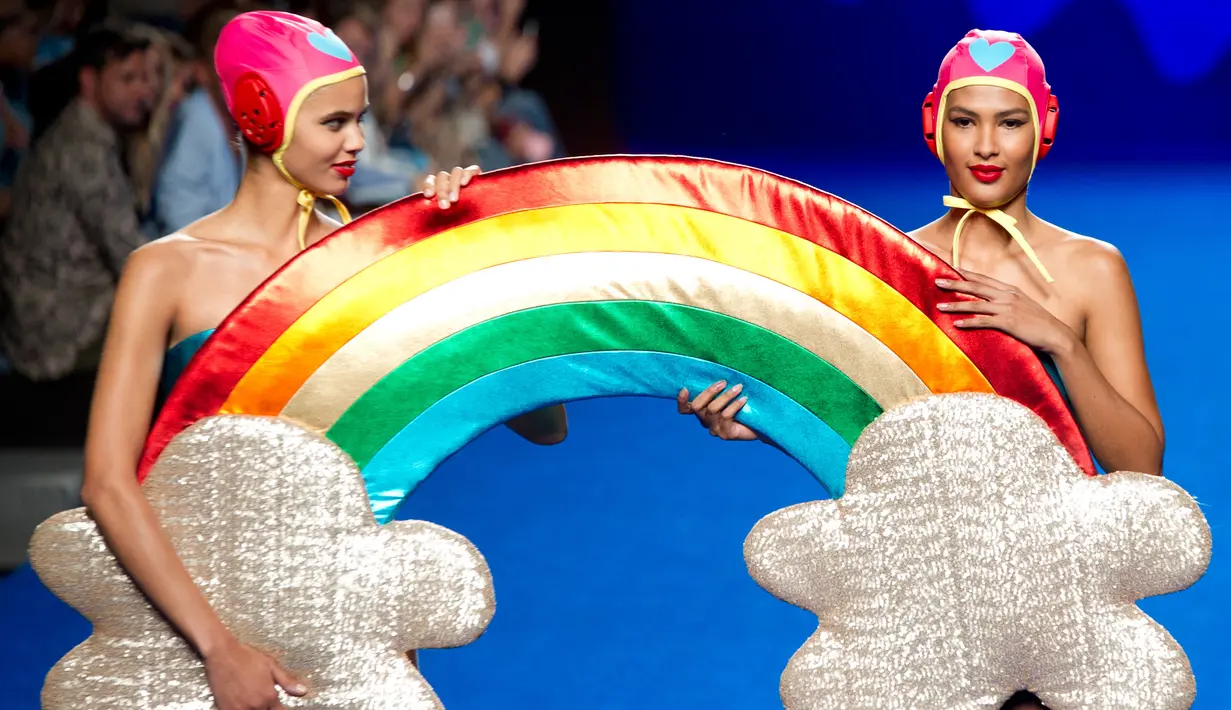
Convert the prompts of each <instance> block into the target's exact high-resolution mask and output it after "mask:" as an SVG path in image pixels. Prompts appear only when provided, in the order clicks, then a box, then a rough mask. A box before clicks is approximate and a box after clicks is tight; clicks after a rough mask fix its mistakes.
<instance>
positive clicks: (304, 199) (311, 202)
mask: <svg viewBox="0 0 1231 710" xmlns="http://www.w3.org/2000/svg"><path fill="white" fill-rule="evenodd" d="M321 197H324V198H325V199H327V200H329V201H330V202H332V203H333V206H334V207H336V208H337V209H338V216H339V217H341V218H342V224H348V223H349V222H350V219H351V218H350V210H348V209H346V205H344V204H342V201H341V200H339V199H338V198H336V197H334V196H333V195H321ZM316 199H317V195H316V193H314V192H312V191H311V190H306V189H305V190H300V191H299V197H298V198H297V200H296V201H297V202H299V251H303V250H304V249H307V248H308V224H309V223H310V222H311V220H312V210H313V209H314V208H315V207H316Z"/></svg>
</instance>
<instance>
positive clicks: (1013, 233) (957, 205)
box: [944, 195, 1055, 283]
mask: <svg viewBox="0 0 1231 710" xmlns="http://www.w3.org/2000/svg"><path fill="white" fill-rule="evenodd" d="M944 202H945V207H951V208H954V209H959V210H966V214H964V215H962V218H961V219H959V220H958V222H957V229H955V230H953V268H955V269H958V268H961V259H962V252H961V251H960V249H959V242H960V239H961V236H962V227H965V226H966V220H968V219H970V216H971V215H972V214H974V213H976V212H978V213H979V214H981V215H984V216H986V217H987V218H988V219H990V220H992V221H993V222H995V223H996V224H999V225H1000V226H1001V227H1004V231H1006V232H1008V233H1009V236H1010V237H1013V241H1015V242H1017V245H1018V246H1019V247H1021V248H1022V251H1024V252H1026V257H1027V258H1028V259H1030V263H1032V264H1034V268H1036V269H1038V270H1039V273H1040V274H1042V275H1043V278H1044V279H1045V280H1046V281H1047V283H1055V279H1053V278H1052V277H1051V274H1049V273H1047V267H1045V266H1043V262H1041V261H1039V257H1038V256H1037V255H1035V253H1034V249H1032V248H1031V246H1030V242H1028V241H1026V236H1025V235H1024V234H1022V230H1020V229H1018V228H1017V220H1016V219H1014V218H1012V217H1010V216H1009V215H1007V214H1005V213H1004V212H1001V211H1000V210H998V209H994V208H993V209H983V208H982V207H975V206H974V205H972V204H970V202H969V201H967V200H964V199H962V198H960V197H954V196H953V195H945V198H944Z"/></svg>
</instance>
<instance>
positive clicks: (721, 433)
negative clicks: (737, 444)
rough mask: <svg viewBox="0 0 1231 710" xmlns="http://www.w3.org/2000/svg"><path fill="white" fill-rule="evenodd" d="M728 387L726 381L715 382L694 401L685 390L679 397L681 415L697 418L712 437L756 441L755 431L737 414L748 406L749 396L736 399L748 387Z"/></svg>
mask: <svg viewBox="0 0 1231 710" xmlns="http://www.w3.org/2000/svg"><path fill="white" fill-rule="evenodd" d="M726 387H727V383H726V382H725V381H719V382H715V383H714V384H712V385H710V386H709V387H708V388H706V390H705V391H704V392H702V393H701V394H699V395H697V398H696V399H694V400H692V401H689V399H688V390H687V389H682V390H680V394H679V396H678V397H677V398H676V405H677V409H678V411H679V413H680V414H692V415H695V416H696V417H697V420H698V421H700V422H701V426H703V427H705V428H706V429H709V432H710V435H711V436H716V437H718V438H720V439H723V440H725V441H756V440H757V438H758V436H757V433H756V432H755V431H753V430H751V429H749V428H748V427H746V426H744V425H743V424H740V423H739V422H737V421H735V415H736V414H738V413H739V410H741V409H743V408H744V405H745V404H747V403H748V398H747V397H740V398H739V399H735V397H736V396H737V395H738V394H739V393H740V392H742V391H743V390H744V386H743V385H735V386H734V387H732V388H731V389H726ZM723 390H726V391H725V392H724V391H723ZM732 400H734V401H732Z"/></svg>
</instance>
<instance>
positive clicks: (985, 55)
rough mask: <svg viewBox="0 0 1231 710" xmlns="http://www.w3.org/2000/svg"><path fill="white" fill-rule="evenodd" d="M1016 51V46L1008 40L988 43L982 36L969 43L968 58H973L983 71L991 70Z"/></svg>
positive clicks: (1007, 59)
mask: <svg viewBox="0 0 1231 710" xmlns="http://www.w3.org/2000/svg"><path fill="white" fill-rule="evenodd" d="M1016 51H1017V48H1016V47H1014V46H1013V45H1012V44H1010V43H1008V42H997V43H996V44H988V41H987V40H986V39H983V38H982V37H980V38H979V39H976V40H975V41H973V42H971V43H970V58H971V59H973V60H975V64H978V65H979V68H980V69H982V70H983V71H991V70H993V69H995V68H996V67H998V66H1000V65H1001V64H1004V63H1005V62H1007V61H1009V57H1012V56H1013V53H1014V52H1016Z"/></svg>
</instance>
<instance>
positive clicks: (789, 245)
mask: <svg viewBox="0 0 1231 710" xmlns="http://www.w3.org/2000/svg"><path fill="white" fill-rule="evenodd" d="M701 186H704V189H701ZM467 190H468V195H469V196H470V197H469V198H468V200H467V201H465V202H463V203H461V204H458V205H456V206H455V207H456V209H451V210H450V211H449V212H448V213H447V214H439V213H437V212H434V211H432V210H430V209H427V206H426V205H422V204H420V203H419V201H416V200H405V201H401V202H397V203H394V204H393V205H390V206H387V207H385V208H382V209H381V210H378V211H376V212H373V213H370V214H369V215H366V216H365V217H363V218H361V219H360V220H358V221H356V222H354V223H353V224H351V225H349V226H347V227H345V228H344V229H342V230H340V231H339V232H337V233H336V234H334V235H333V236H331V237H330V238H329V239H327V240H325V241H324V242H322V243H321V244H319V245H317V246H315V247H313V248H311V249H309V250H308V251H307V252H305V253H304V254H303V255H302V256H301V257H299V258H297V259H296V260H294V261H293V262H291V263H290V264H288V265H287V266H286V267H285V268H284V269H283V270H282V271H281V272H280V273H279V274H278V275H277V276H276V277H274V278H272V279H271V280H270V281H269V282H268V283H267V284H266V285H265V286H263V287H262V288H260V289H258V290H257V291H256V292H254V293H253V294H252V295H251V296H250V297H249V298H248V299H247V300H246V301H245V302H244V303H243V304H242V305H241V306H240V307H239V308H237V309H236V311H235V312H234V313H233V314H232V315H231V316H230V317H229V318H228V319H227V320H226V321H225V322H224V323H223V324H222V325H221V326H220V327H219V328H218V330H217V331H216V332H215V334H214V335H213V337H211V338H210V340H209V341H208V342H207V343H206V344H205V346H204V347H203V348H202V349H201V351H200V352H199V354H198V355H197V357H196V358H195V359H194V360H193V362H192V363H190V365H189V366H188V367H187V369H186V370H185V371H184V374H183V376H182V377H181V378H180V380H179V382H178V384H177V385H176V387H175V389H174V390H173V391H172V393H171V396H170V398H169V400H168V402H167V404H166V406H165V408H164V409H163V412H162V414H161V415H160V416H159V418H158V420H157V422H156V423H155V425H154V428H153V430H152V432H151V434H150V438H149V442H148V445H147V447H146V450H145V453H144V455H143V458H142V465H141V475H142V476H144V475H145V472H146V471H148V470H149V467H150V466H151V465H153V463H154V461H156V460H157V457H158V454H159V453H160V452H161V450H162V448H163V447H164V446H165V445H166V443H167V442H169V441H170V440H171V439H172V438H173V437H174V436H175V435H176V434H177V433H178V432H179V431H181V430H182V429H183V428H185V427H186V426H188V425H190V424H192V423H193V422H195V421H197V420H199V419H201V418H202V417H207V416H212V415H215V414H252V415H261V416H284V417H286V418H288V419H291V420H293V421H296V422H298V423H300V424H303V425H305V426H307V427H308V428H310V429H312V430H315V431H318V432H321V433H323V434H325V435H326V436H327V437H328V438H329V439H331V440H332V441H334V442H335V443H337V444H338V445H339V446H341V447H342V448H343V450H345V451H347V453H348V454H350V455H351V456H352V458H354V459H355V461H356V462H357V464H358V465H359V466H360V468H361V469H362V470H363V471H364V475H365V479H366V480H367V485H368V493H369V495H370V496H371V498H372V500H373V505H374V510H375V511H376V514H377V517H378V518H379V519H381V520H388V519H390V518H391V517H392V515H393V512H394V511H395V510H396V507H397V505H398V503H400V501H401V500H403V499H404V498H405V496H407V495H409V494H410V493H411V491H413V489H414V487H415V486H416V485H417V484H418V482H419V481H422V480H423V478H425V477H426V476H427V475H429V474H430V473H431V471H432V469H434V468H435V466H436V465H438V464H439V463H440V462H441V461H442V460H444V459H445V458H447V457H448V456H449V455H451V454H452V453H453V452H454V451H456V450H457V449H459V448H461V447H462V446H463V445H465V443H467V442H468V441H470V440H471V439H473V438H474V437H475V436H477V435H478V434H480V433H482V432H483V431H485V430H486V429H488V428H490V427H491V426H494V425H496V424H498V423H500V422H501V421H504V420H506V419H508V418H510V417H512V416H515V415H517V414H520V413H522V412H525V411H531V410H533V409H536V408H538V407H541V406H544V405H546V404H550V403H553V402H559V401H568V400H571V399H579V398H588V397H596V396H607V395H619V394H640V395H648V396H662V397H674V396H675V393H676V392H677V391H678V389H679V387H681V386H688V387H690V388H692V389H694V391H695V390H696V389H697V388H698V387H704V386H706V385H708V384H709V383H710V382H713V381H716V380H718V379H723V378H727V379H729V381H731V382H736V381H740V382H744V383H745V388H746V391H747V392H748V395H749V405H748V407H747V408H746V412H745V415H744V417H745V420H746V421H747V422H748V423H749V424H750V425H751V426H753V427H754V428H757V429H759V430H762V431H764V432H765V433H766V434H767V435H768V436H769V437H770V438H772V439H773V440H774V441H776V442H778V443H779V444H780V445H781V447H782V448H783V450H784V451H786V452H787V453H788V454H789V455H791V456H792V457H794V458H796V459H797V460H798V461H800V462H801V463H802V464H803V465H804V466H805V468H808V469H809V470H810V471H811V472H812V473H813V474H814V475H815V476H816V477H817V478H818V480H819V481H820V482H821V483H822V484H823V485H824V486H825V487H826V488H827V490H828V491H829V492H830V494H831V495H835V496H839V495H841V493H842V490H843V482H842V469H843V467H844V465H845V456H846V454H847V452H849V448H850V445H851V444H852V443H853V442H854V440H855V439H856V438H857V437H858V434H859V432H860V431H862V429H863V428H864V427H866V426H867V424H868V423H870V422H871V421H872V420H873V419H874V418H875V417H876V416H878V415H879V414H880V413H881V412H882V411H884V410H885V409H887V408H889V407H892V406H894V405H896V404H899V403H902V402H904V401H906V400H908V399H911V398H914V397H919V396H925V395H928V394H939V393H945V392H960V391H971V392H994V393H997V394H1000V395H1002V396H1005V397H1008V398H1010V399H1013V400H1015V401H1018V402H1021V403H1022V404H1024V405H1026V406H1027V407H1029V408H1030V409H1031V410H1033V411H1034V412H1035V413H1036V414H1038V415H1039V416H1040V417H1042V418H1043V420H1044V421H1046V422H1048V424H1049V425H1050V426H1051V428H1052V430H1053V431H1054V432H1055V433H1056V435H1057V437H1058V438H1059V439H1060V440H1061V441H1063V442H1064V444H1065V446H1066V448H1068V450H1069V451H1070V453H1071V454H1072V456H1073V457H1074V459H1075V460H1076V461H1077V462H1078V463H1079V465H1080V466H1081V467H1082V468H1083V470H1085V471H1087V472H1089V473H1091V474H1093V473H1094V467H1093V462H1092V460H1091V458H1090V454H1089V452H1088V450H1087V448H1086V446H1085V444H1084V443H1083V441H1082V438H1081V434H1080V432H1079V430H1078V429H1077V425H1076V423H1075V421H1074V420H1073V418H1072V415H1071V413H1070V411H1069V409H1068V407H1067V405H1066V403H1065V401H1064V399H1063V397H1062V396H1061V394H1060V391H1059V390H1058V388H1057V387H1056V384H1055V383H1054V382H1053V380H1052V379H1051V378H1050V377H1049V375H1048V374H1047V372H1046V370H1045V368H1044V367H1043V365H1042V364H1041V362H1040V361H1039V359H1038V357H1037V356H1036V355H1035V354H1034V353H1033V352H1032V351H1031V350H1030V349H1029V348H1027V347H1026V346H1024V345H1022V344H1020V343H1018V342H1017V341H1015V340H1013V339H1012V338H1009V337H1008V336H1005V335H1003V334H1000V333H996V332H969V331H962V330H960V329H958V328H955V327H953V326H952V325H951V324H950V323H949V319H947V318H946V317H944V316H943V315H942V314H940V312H939V311H938V310H937V309H936V304H937V302H939V301H940V300H942V299H945V298H947V297H948V296H947V295H946V294H945V293H944V292H942V291H941V290H940V289H938V288H937V287H936V286H935V284H934V281H935V279H937V278H941V277H951V276H953V272H952V270H950V269H949V268H948V267H946V266H945V265H944V264H943V263H942V262H940V261H939V260H937V259H936V258H934V257H933V256H932V255H931V254H930V253H928V252H927V251H926V250H924V249H923V248H922V247H920V246H919V245H917V244H915V243H914V242H912V241H911V240H910V239H909V238H908V237H906V236H905V235H902V234H901V233H899V232H898V231H897V230H895V229H893V228H892V227H890V226H889V225H888V224H886V223H884V222H882V221H881V220H879V219H877V218H876V217H874V216H872V215H871V214H869V213H867V212H865V211H863V210H861V209H859V208H857V207H855V206H854V205H851V204H849V203H847V202H845V201H842V200H840V199H838V198H836V197H833V196H831V195H828V194H825V193H821V192H819V191H817V190H814V189H812V188H808V187H806V186H804V185H801V184H799V183H795V182H792V181H789V180H784V179H781V178H776V177H774V176H771V175H768V174H765V173H761V172H759V171H754V170H750V169H747V168H742V167H738V166H733V165H726V164H721V163H716V162H712V161H704V160H688V159H675V158H631V159H630V158H595V159H580V160H566V161H560V162H557V163H551V164H546V165H542V166H538V167H534V168H530V169H521V170H513V171H507V172H501V173H497V174H491V175H489V176H486V177H485V178H484V179H483V180H480V181H478V182H477V183H476V184H475V185H474V186H473V187H471V188H467ZM730 378H737V379H730ZM410 382H414V383H415V385H414V387H413V388H411V389H410V390H408V389H407V384H408V383H410ZM530 382H534V383H538V385H537V386H536V387H534V388H532V387H528V386H526V385H527V383H530ZM544 387H546V388H544ZM497 390H498V391H501V392H504V393H506V396H502V397H501V401H502V405H501V407H500V408H498V409H490V408H481V409H483V413H482V414H481V415H480V416H474V415H473V414H472V415H468V416H465V417H460V416H458V415H459V414H460V413H462V412H466V411H472V412H473V410H474V409H475V407H474V403H475V402H476V401H477V400H478V399H480V398H482V397H486V396H489V395H490V393H491V392H493V391H497ZM408 392H409V393H410V396H408ZM507 393H515V394H516V396H514V397H512V398H510V397H508V396H507ZM429 432H430V435H429Z"/></svg>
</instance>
